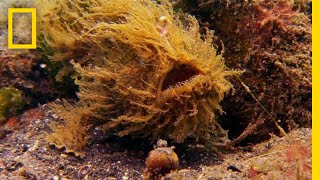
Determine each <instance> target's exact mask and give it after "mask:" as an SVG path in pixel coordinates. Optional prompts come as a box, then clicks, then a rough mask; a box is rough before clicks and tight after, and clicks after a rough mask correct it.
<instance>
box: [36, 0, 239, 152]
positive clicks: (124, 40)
mask: <svg viewBox="0 0 320 180" xmlns="http://www.w3.org/2000/svg"><path fill="white" fill-rule="evenodd" d="M42 4H43V8H41V9H42V10H43V11H42V12H41V16H42V17H43V18H42V19H41V22H40V27H41V33H43V34H44V36H45V37H46V39H47V43H48V45H49V46H50V47H51V48H52V49H53V52H54V54H53V56H51V58H52V60H55V61H60V62H65V63H69V64H72V65H73V67H74V70H75V71H76V73H77V74H79V76H78V78H77V80H76V84H77V85H78V86H79V93H78V97H79V102H77V103H69V102H66V101H63V102H62V103H55V104H53V105H52V107H53V110H54V111H55V112H56V113H57V114H58V115H59V116H60V117H62V118H63V121H62V124H61V123H55V124H53V125H52V130H53V133H51V134H49V137H48V138H49V141H50V142H51V143H53V144H55V145H56V146H57V147H65V148H66V149H67V150H68V151H75V152H80V151H83V148H84V146H85V144H86V142H87V141H88V131H89V129H90V127H91V128H94V127H95V128H97V127H99V128H101V129H103V130H105V132H106V133H107V134H109V135H111V134H116V135H118V136H121V137H122V136H127V135H128V136H132V137H136V138H151V141H154V140H156V139H158V138H163V139H171V140H173V141H176V142H178V143H181V142H184V141H185V139H186V138H191V139H194V140H196V141H198V142H201V143H206V142H210V143H211V144H212V143H225V142H226V141H227V140H228V139H227V132H226V131H224V130H223V129H222V128H221V126H220V125H219V124H218V123H217V121H216V114H219V113H223V110H222V108H221V107H220V105H219V103H220V101H221V100H222V99H223V98H224V96H225V94H226V93H227V92H228V91H229V90H230V89H231V88H232V84H231V83H230V82H229V81H228V77H230V76H232V75H235V74H239V72H238V71H233V70H227V69H226V67H225V65H224V59H223V58H222V55H221V54H217V51H216V49H215V48H214V47H213V46H212V38H213V33H212V32H211V31H207V32H206V34H205V35H204V36H201V35H200V33H199V26H198V22H197V21H196V20H195V18H194V17H192V16H190V15H186V14H181V13H177V14H175V13H174V12H173V10H172V7H171V5H170V3H168V2H167V1H161V2H158V3H157V2H153V1H146V0H133V1H125V0H111V1H106V0H90V1H77V0H62V1H44V2H43V3H42Z"/></svg>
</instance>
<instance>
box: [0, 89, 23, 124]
mask: <svg viewBox="0 0 320 180" xmlns="http://www.w3.org/2000/svg"><path fill="white" fill-rule="evenodd" d="M24 105H25V102H24V99H23V94H22V92H21V91H19V90H18V89H16V88H14V87H2V88H0V125H1V124H3V123H5V122H6V120H7V119H8V118H9V117H10V116H14V115H16V113H17V112H18V111H19V110H20V109H21V108H22V107H23V106H24Z"/></svg>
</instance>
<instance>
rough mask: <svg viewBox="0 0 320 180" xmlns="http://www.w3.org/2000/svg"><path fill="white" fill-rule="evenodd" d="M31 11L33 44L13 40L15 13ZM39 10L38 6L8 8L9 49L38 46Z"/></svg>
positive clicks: (34, 47)
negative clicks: (17, 42)
mask: <svg viewBox="0 0 320 180" xmlns="http://www.w3.org/2000/svg"><path fill="white" fill-rule="evenodd" d="M14 13H31V17H32V18H31V19H32V21H31V24H32V25H31V27H32V33H31V35H32V37H31V44H15V43H14V42H13V24H14V22H13V14H14ZM36 13H37V11H36V8H8V48H9V49H36V47H37V27H36V26H37V14H36Z"/></svg>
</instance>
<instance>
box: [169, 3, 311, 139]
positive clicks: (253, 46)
mask: <svg viewBox="0 0 320 180" xmlns="http://www.w3.org/2000/svg"><path fill="white" fill-rule="evenodd" d="M311 5H312V2H311V0H294V1H285V0H277V1H269V0H256V1H245V0H240V1H228V0H213V1H206V0H199V1H188V0H181V1H176V4H175V8H176V9H177V10H178V9H180V10H182V11H184V12H187V13H190V14H194V15H195V16H196V17H197V19H198V20H199V22H200V26H201V28H202V29H207V28H209V29H213V30H215V36H216V38H217V39H216V40H218V41H220V40H222V41H223V43H224V51H225V53H224V58H225V63H226V66H227V67H230V68H236V69H242V70H245V72H244V73H243V74H241V76H240V79H241V80H242V82H240V81H239V80H238V79H235V80H234V81H233V84H234V85H235V88H234V89H235V91H234V94H232V95H231V94H230V95H229V96H227V98H225V99H224V101H223V102H222V107H223V108H224V109H225V110H226V114H225V116H222V117H221V121H220V122H221V123H222V126H223V127H224V128H226V129H229V137H231V138H238V137H239V136H241V135H240V134H242V133H243V132H244V129H247V130H249V129H250V131H251V133H250V134H251V136H250V137H249V138H247V140H248V141H249V142H257V141H261V140H265V139H267V138H268V137H270V136H269V135H268V134H269V133H276V134H280V132H279V131H278V128H276V127H275V123H274V122H275V121H276V122H277V123H278V124H279V125H280V126H281V127H282V128H283V129H284V130H285V131H291V130H292V129H296V128H299V127H311V119H312V117H311V112H312V108H311V100H312V96H311V91H312V82H311V67H312V60H311V56H312V50H311V42H312V41H311V39H312V38H311V37H312V35H311V19H310V17H311ZM243 84H245V87H244V86H243ZM248 90H249V91H248ZM248 92H250V93H248ZM252 94H253V95H254V96H255V98H252V96H251V95H252ZM261 105H262V106H263V107H262V106H261ZM251 125H254V126H255V127H254V126H251ZM247 134H248V133H247ZM244 137H245V136H242V138H240V139H241V140H243V138H244ZM240 139H238V140H237V142H240ZM248 141H247V142H248Z"/></svg>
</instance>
